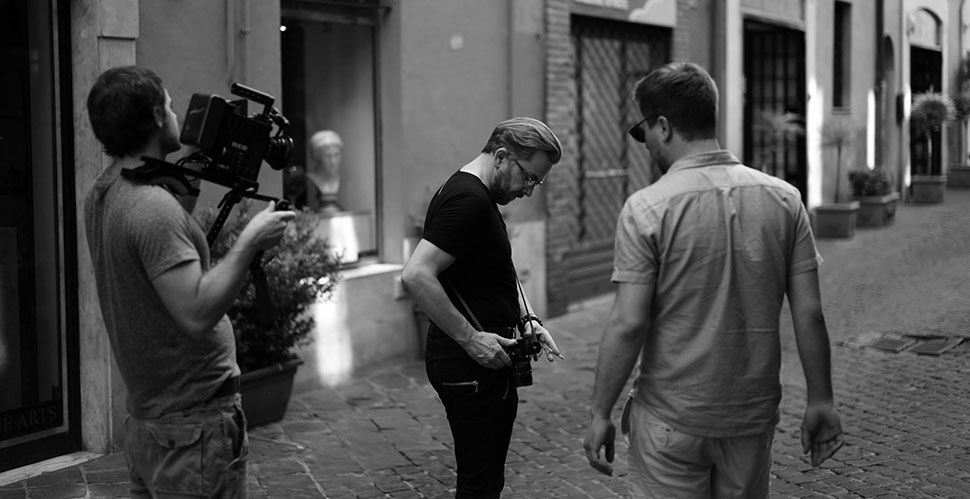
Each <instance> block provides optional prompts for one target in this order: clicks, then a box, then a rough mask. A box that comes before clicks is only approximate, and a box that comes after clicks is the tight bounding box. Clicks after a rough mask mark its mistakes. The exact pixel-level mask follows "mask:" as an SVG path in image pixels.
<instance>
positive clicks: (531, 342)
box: [505, 324, 542, 387]
mask: <svg viewBox="0 0 970 499" xmlns="http://www.w3.org/2000/svg"><path fill="white" fill-rule="evenodd" d="M525 326H526V325H525V324H519V325H518V326H516V327H518V328H519V333H521V336H522V337H521V338H519V339H518V341H516V342H515V344H514V345H512V346H510V347H505V352H506V353H507V354H508V355H509V358H510V359H512V380H513V381H514V382H515V386H516V387H520V386H532V359H533V357H535V356H536V355H539V353H540V352H542V345H541V344H540V343H539V339H538V338H537V337H536V335H535V334H533V333H531V332H526V327H525Z"/></svg>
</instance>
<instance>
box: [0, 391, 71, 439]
mask: <svg viewBox="0 0 970 499" xmlns="http://www.w3.org/2000/svg"><path fill="white" fill-rule="evenodd" d="M63 423H64V404H63V402H62V401H61V400H51V401H49V402H43V403H40V404H37V405H32V406H27V407H19V408H17V409H13V410H11V411H4V412H0V441H3V440H9V439H11V438H16V437H20V436H23V435H27V434H28V433H36V432H38V431H41V430H46V429H49V428H57V427H58V426H60V425H61V424H63Z"/></svg>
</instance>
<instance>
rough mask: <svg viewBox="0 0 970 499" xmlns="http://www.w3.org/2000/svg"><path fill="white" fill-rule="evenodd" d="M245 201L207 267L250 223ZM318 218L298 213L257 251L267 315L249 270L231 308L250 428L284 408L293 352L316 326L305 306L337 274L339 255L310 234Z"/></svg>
mask: <svg viewBox="0 0 970 499" xmlns="http://www.w3.org/2000/svg"><path fill="white" fill-rule="evenodd" d="M250 204H251V203H250V201H249V200H244V201H243V202H241V203H239V205H237V206H236V208H235V210H234V211H233V213H232V214H230V215H229V217H228V218H227V220H226V222H225V225H224V226H223V227H222V229H221V230H220V231H219V235H218V237H217V238H216V240H215V242H214V243H213V244H212V247H211V248H210V258H211V260H212V265H215V264H216V263H217V262H218V261H219V260H220V259H221V258H223V257H224V256H225V255H226V253H227V252H228V251H229V249H230V248H231V247H232V244H233V243H234V242H235V241H236V238H237V237H238V236H239V233H240V232H242V230H243V228H244V227H245V226H246V224H247V223H249V220H250V219H251V218H252V216H251V215H250ZM216 213H217V212H216V209H215V208H208V209H205V210H201V211H200V212H199V213H198V214H197V218H198V220H199V222H200V224H201V225H202V226H203V227H209V226H210V225H211V223H212V221H213V220H214V219H215V216H216ZM316 226H317V216H316V215H315V214H313V213H312V212H309V211H307V210H305V209H304V210H302V211H298V212H297V216H296V218H295V219H294V220H293V221H292V222H291V223H290V224H289V226H288V227H287V230H286V233H285V235H284V236H283V240H282V241H281V242H280V243H279V244H278V245H277V246H276V247H274V248H273V249H271V250H269V251H267V252H266V253H265V254H264V255H263V259H264V261H266V263H265V264H264V266H263V269H264V273H265V276H266V283H267V290H268V294H269V296H270V298H271V300H272V303H273V311H274V312H275V313H274V314H272V316H271V317H268V316H267V314H265V312H263V311H262V310H261V309H260V306H259V302H258V300H257V299H256V288H255V285H254V282H253V279H254V278H253V277H252V275H251V276H250V277H251V278H250V282H249V283H248V284H247V285H246V286H245V287H244V288H243V290H242V292H240V293H239V296H238V297H237V298H236V301H235V302H234V303H233V304H232V306H231V307H230V308H229V313H228V315H229V319H230V321H231V322H232V327H233V331H234V332H235V336H236V360H237V362H238V363H239V368H240V369H241V370H242V373H243V374H242V376H241V378H240V382H241V386H242V394H243V409H244V410H245V411H246V417H247V419H248V420H249V425H250V426H251V427H255V426H259V425H261V424H265V423H270V422H273V421H279V420H280V419H282V418H283V415H284V414H285V412H286V406H287V404H288V402H289V398H290V393H291V392H292V388H293V377H294V375H295V374H296V369H297V367H299V366H300V365H302V364H303V361H302V360H301V359H300V358H299V357H298V356H297V355H296V353H295V350H296V349H297V348H299V347H302V346H306V345H308V344H309V343H310V342H311V341H313V331H314V327H315V323H314V320H313V315H312V314H309V313H308V311H309V308H310V307H311V305H313V304H314V303H315V302H317V301H318V300H325V299H329V298H330V296H331V294H332V293H333V291H334V288H335V287H336V285H337V282H338V280H339V277H340V258H339V256H337V255H334V254H333V252H332V248H331V247H330V245H329V244H328V242H327V240H326V239H324V238H321V237H319V236H317V235H316V233H315V229H316Z"/></svg>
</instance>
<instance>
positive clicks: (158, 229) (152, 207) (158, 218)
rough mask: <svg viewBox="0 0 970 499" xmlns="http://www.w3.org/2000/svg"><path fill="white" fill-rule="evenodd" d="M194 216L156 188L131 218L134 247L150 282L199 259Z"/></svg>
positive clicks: (132, 246)
mask: <svg viewBox="0 0 970 499" xmlns="http://www.w3.org/2000/svg"><path fill="white" fill-rule="evenodd" d="M189 217H190V215H189V214H188V213H187V212H186V211H185V209H184V208H182V206H181V205H180V204H179V203H178V201H177V200H176V199H175V198H174V197H173V196H172V195H171V194H169V193H168V192H165V191H164V190H163V189H153V190H152V191H151V194H150V195H148V196H146V197H145V199H144V201H143V202H142V203H140V204H139V206H137V207H136V208H135V209H133V210H132V213H131V215H130V216H129V217H128V231H127V232H128V235H129V244H130V247H131V248H132V249H133V251H135V252H136V253H137V255H138V258H139V261H141V263H142V266H143V267H144V269H145V273H146V275H147V276H148V278H149V279H155V278H156V277H158V276H160V275H162V274H164V273H165V272H166V271H168V270H169V269H171V268H172V267H175V266H176V265H179V264H181V263H184V262H189V261H193V260H199V259H200V256H199V251H198V249H197V248H196V247H195V244H194V243H193V242H192V237H191V229H190V226H189V224H190V223H191V220H190V219H189Z"/></svg>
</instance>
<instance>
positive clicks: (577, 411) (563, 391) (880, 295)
mask: <svg viewBox="0 0 970 499" xmlns="http://www.w3.org/2000/svg"><path fill="white" fill-rule="evenodd" d="M968 216H970V191H954V190H950V191H948V192H947V194H946V200H945V202H944V203H943V204H942V205H935V206H916V205H904V206H901V207H900V208H899V211H898V214H897V220H896V223H895V224H894V225H893V226H890V227H886V228H880V229H859V230H858V231H857V233H856V235H855V237H854V238H852V239H849V240H822V241H819V250H820V252H821V253H822V255H823V257H824V258H825V264H824V265H823V267H822V269H821V274H820V275H821V281H822V293H823V300H824V305H825V312H826V319H827V322H828V325H829V330H830V334H831V337H832V342H833V350H832V352H833V377H834V384H835V390H836V396H837V403H838V405H839V409H840V411H841V413H842V417H843V424H844V428H845V431H846V444H845V447H843V449H842V450H841V451H840V452H839V453H838V454H837V455H836V456H835V457H834V458H833V459H831V460H830V461H828V462H827V463H825V464H824V465H823V466H822V467H821V468H812V467H811V466H810V465H809V464H807V462H806V459H805V457H803V456H802V455H801V450H800V447H799V443H798V441H799V433H798V429H799V424H800V418H801V411H802V410H803V409H804V380H803V376H802V373H801V365H800V363H799V362H798V358H797V352H796V350H795V348H794V346H793V336H792V332H791V322H790V319H789V317H787V315H786V314H787V311H785V312H783V315H782V335H783V338H784V340H785V341H784V345H785V346H784V350H783V368H782V382H783V384H784V399H783V401H782V407H781V412H782V418H781V422H780V424H779V426H778V429H777V432H776V437H775V444H774V465H773V468H772V497H776V498H803V497H814V498H849V497H852V498H854V497H879V498H897V497H899V498H922V497H954V498H955V497H970V397H968V396H967V388H966V387H967V381H968V380H970V342H967V343H966V344H962V345H960V346H958V347H957V348H955V349H953V350H950V351H948V352H946V353H944V354H943V355H940V356H921V355H916V354H914V353H911V352H905V351H904V352H901V353H888V352H885V351H882V350H876V349H873V348H869V347H868V346H867V345H868V344H869V343H871V342H872V341H873V340H875V339H878V338H879V337H882V336H884V335H889V336H897V337H898V336H902V335H906V334H922V335H943V336H954V337H956V336H964V335H968V336H970V327H968V326H970V307H968V303H967V301H968V297H970V223H968ZM610 305H611V297H604V298H603V299H600V300H596V301H593V302H588V303H586V304H584V305H583V306H582V307H580V308H578V309H577V310H574V311H572V312H571V313H569V314H567V315H565V316H562V317H558V318H555V319H551V320H549V321H547V326H548V327H549V329H550V330H551V331H552V332H553V334H554V335H555V336H556V338H557V341H558V342H559V345H560V347H561V349H562V350H563V352H564V353H565V355H566V360H565V361H556V362H555V363H553V364H549V363H547V362H546V361H545V360H541V361H540V362H539V363H537V364H535V385H534V386H532V387H529V388H524V389H522V390H521V391H520V397H521V400H522V401H521V404H520V406H519V416H518V420H517V423H516V428H515V433H514V436H513V441H512V445H511V449H510V452H509V458H508V467H507V473H506V474H507V478H508V479H507V487H506V491H505V494H504V495H503V497H506V498H553V497H565V498H587V497H590V498H610V497H624V496H625V483H624V477H625V476H626V475H627V473H628V468H627V466H626V462H625V461H626V460H625V453H626V446H625V444H623V443H622V442H620V443H619V445H618V447H617V457H616V462H615V463H614V465H615V470H616V473H615V476H614V477H606V476H603V475H599V474H597V473H595V472H594V471H593V470H592V469H591V468H589V466H588V465H587V463H586V459H585V456H584V454H583V450H582V439H583V435H584V431H585V423H586V420H587V415H586V407H587V401H588V398H589V395H590V391H591V386H592V382H593V369H594V366H595V363H596V354H597V344H598V341H599V337H600V335H601V333H602V328H603V324H604V323H605V320H606V317H607V314H608V313H609V307H610ZM447 428H448V425H447V421H446V420H445V418H444V413H443V410H442V408H441V406H440V405H439V403H438V402H437V400H436V399H435V395H434V391H433V390H432V389H431V388H430V386H429V385H428V382H427V379H426V376H425V374H424V367H423V364H422V363H421V362H420V361H401V362H400V363H397V364H395V365H388V366H384V367H381V368H376V369H372V370H370V371H368V372H365V373H361V375H360V376H358V377H357V378H356V379H355V380H353V381H352V382H350V383H347V384H345V385H343V386H339V387H336V388H321V389H319V390H317V391H313V392H310V393H304V394H301V395H299V396H297V397H295V398H294V399H293V401H292V403H291V406H290V408H289V412H288V415H287V417H286V419H285V420H283V421H282V422H280V423H279V424H272V425H269V426H266V427H262V428H257V429H255V430H253V431H252V433H251V439H252V446H251V452H252V455H251V465H250V491H251V496H252V497H255V498H262V497H282V498H290V499H296V498H303V497H308V498H309V497H315V498H319V497H329V498H377V497H393V498H420V497H429V498H441V497H452V496H453V488H452V487H453V485H454V481H455V473H454V458H453V456H452V448H451V437H450V433H449V432H448V429H447ZM124 482H125V473H124V460H123V458H121V457H120V456H119V455H118V454H114V455H110V456H107V457H104V458H101V459H97V460H95V461H91V462H88V463H85V464H83V465H80V466H75V467H72V468H68V469H65V470H62V471H57V472H53V473H49V474H46V475H42V476H39V477H36V478H32V479H28V480H25V481H23V482H18V483H15V484H11V485H8V486H4V487H0V499H7V498H15V497H16V498H22V497H31V498H38V497H43V498H62V497H63V498H68V497H124V496H125V495H126V491H125V484H124Z"/></svg>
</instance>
